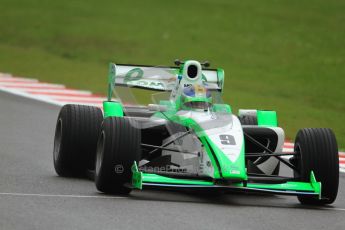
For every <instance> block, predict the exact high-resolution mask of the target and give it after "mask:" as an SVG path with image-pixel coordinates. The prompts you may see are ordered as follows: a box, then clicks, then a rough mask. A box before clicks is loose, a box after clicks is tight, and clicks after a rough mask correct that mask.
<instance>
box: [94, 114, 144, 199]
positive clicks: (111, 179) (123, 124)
mask: <svg viewBox="0 0 345 230" xmlns="http://www.w3.org/2000/svg"><path fill="white" fill-rule="evenodd" d="M133 122H134V124H136V121H134V120H131V121H130V119H129V118H123V117H108V118H105V119H104V121H103V124H102V129H101V134H100V137H99V140H98V144H97V154H96V155H97V156H96V170H95V184H96V187H97V189H98V190H99V191H101V192H104V193H117V194H128V193H130V192H131V190H132V189H131V188H130V186H129V185H130V183H131V181H132V170H131V167H132V165H133V163H134V162H137V163H138V161H139V157H140V154H141V146H140V144H141V132H140V129H138V128H136V127H134V126H133Z"/></svg>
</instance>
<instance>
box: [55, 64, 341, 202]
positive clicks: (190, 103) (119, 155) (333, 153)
mask: <svg viewBox="0 0 345 230" xmlns="http://www.w3.org/2000/svg"><path fill="white" fill-rule="evenodd" d="M175 65H176V66H174V67H152V66H142V65H115V64H113V63H111V64H110V66H109V77H108V98H107V100H106V101H104V102H103V113H104V114H103V113H102V110H101V109H100V108H98V107H92V106H85V105H65V106H63V107H62V109H61V111H60V113H59V116H58V119H57V125H56V132H55V141H54V167H55V170H56V172H57V174H58V175H60V176H86V175H88V176H89V177H90V178H93V179H94V181H95V184H96V187H97V189H98V190H99V191H101V192H104V193H121V194H127V193H129V192H130V191H131V190H132V189H139V190H141V189H145V188H172V189H194V190H203V191H222V192H224V191H225V192H226V191H230V192H231V191H245V192H259V193H272V194H283V195H295V196H297V197H298V199H299V201H300V202H301V203H303V204H315V205H324V204H330V203H332V202H334V200H335V199H336V196H337V192H338V181H339V162H338V161H339V159H338V149H337V143H336V138H335V135H334V133H333V132H332V130H330V129H326V128H306V129H301V130H300V131H299V132H298V133H297V136H296V139H295V147H294V151H293V152H289V153H283V152H282V149H283V144H284V139H285V135H284V130H283V129H282V128H280V127H278V122H277V114H276V112H275V111H267V110H240V111H239V114H238V115H235V114H233V113H232V109H231V106H230V105H228V104H226V103H224V102H223V101H222V97H221V94H222V91H223V85H224V71H223V70H222V69H207V68H208V66H209V64H208V63H207V62H205V63H200V62H198V61H193V60H188V61H184V62H182V61H179V60H176V61H175ZM115 88H116V90H115ZM135 88H141V89H145V90H146V92H154V93H153V94H152V95H151V97H150V101H151V103H150V104H148V103H147V105H146V106H142V105H139V101H140V100H141V99H142V98H143V97H144V95H143V94H142V92H141V91H142V90H141V91H140V92H139V90H138V89H135ZM113 98H116V99H113ZM282 169H284V170H283V171H284V172H283V173H282ZM283 175H284V176H283Z"/></svg>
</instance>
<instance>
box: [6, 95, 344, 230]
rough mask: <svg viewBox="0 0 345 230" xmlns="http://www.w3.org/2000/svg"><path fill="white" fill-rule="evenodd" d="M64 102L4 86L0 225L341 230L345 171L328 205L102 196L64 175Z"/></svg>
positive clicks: (172, 195) (254, 198) (163, 194)
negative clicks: (59, 163)
mask: <svg viewBox="0 0 345 230" xmlns="http://www.w3.org/2000/svg"><path fill="white" fill-rule="evenodd" d="M58 111H59V107H57V106H53V105H49V104H45V103H43V102H38V101H33V100H30V99H25V98H21V97H17V96H13V95H10V94H7V93H3V92H1V91H0V229H134V228H135V229H278V228H281V229H343V228H344V226H345V174H341V176H340V188H339V195H338V198H337V200H336V202H335V203H334V204H333V205H331V206H326V207H324V208H315V207H307V206H302V205H300V204H299V202H298V200H297V198H295V197H285V196H266V195H265V196H261V195H244V194H226V195H200V194H193V193H179V192H172V191H154V190H150V191H135V192H132V193H131V195H130V196H128V197H121V196H105V195H103V194H100V193H98V192H97V190H96V188H95V186H94V183H93V182H91V181H88V180H84V179H71V178H61V177H58V176H57V175H56V173H55V172H54V167H53V160H52V149H53V137H54V129H55V121H56V117H57V115H58Z"/></svg>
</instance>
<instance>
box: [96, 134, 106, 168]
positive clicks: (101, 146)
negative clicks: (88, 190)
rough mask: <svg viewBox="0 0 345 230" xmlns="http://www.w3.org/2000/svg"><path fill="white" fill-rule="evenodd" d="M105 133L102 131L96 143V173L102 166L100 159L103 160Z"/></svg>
mask: <svg viewBox="0 0 345 230" xmlns="http://www.w3.org/2000/svg"><path fill="white" fill-rule="evenodd" d="M104 136H105V134H104V131H102V133H101V135H100V137H99V140H98V143H97V153H96V175H98V174H99V171H100V170H101V167H102V161H103V154H104V140H105V138H104Z"/></svg>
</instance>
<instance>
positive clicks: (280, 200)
mask: <svg viewBox="0 0 345 230" xmlns="http://www.w3.org/2000/svg"><path fill="white" fill-rule="evenodd" d="M128 198H129V199H132V200H138V201H158V202H175V203H176V202H177V203H179V202H182V203H199V204H208V205H221V206H229V207H259V208H260V207H262V208H285V209H302V210H303V209H304V210H325V208H327V209H332V208H333V207H334V206H331V205H328V206H324V207H317V206H307V205H301V204H300V203H299V202H298V200H297V198H296V197H284V196H279V195H270V194H257V193H238V192H231V193H229V192H227V193H214V192H212V193H207V192H193V191H169V190H164V191H161V190H159V191H158V190H146V191H134V192H132V193H131V194H130V195H129V196H128Z"/></svg>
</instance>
